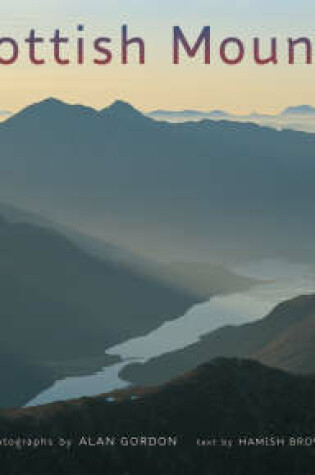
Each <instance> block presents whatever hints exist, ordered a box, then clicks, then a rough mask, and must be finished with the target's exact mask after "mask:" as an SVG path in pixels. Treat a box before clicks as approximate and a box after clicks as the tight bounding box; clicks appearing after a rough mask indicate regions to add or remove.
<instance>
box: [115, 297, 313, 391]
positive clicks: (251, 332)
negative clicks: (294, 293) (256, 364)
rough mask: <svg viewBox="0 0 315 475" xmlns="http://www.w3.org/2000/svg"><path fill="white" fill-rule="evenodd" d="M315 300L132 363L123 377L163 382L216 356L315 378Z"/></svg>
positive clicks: (296, 301) (287, 305) (291, 304)
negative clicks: (250, 360)
mask: <svg viewBox="0 0 315 475" xmlns="http://www.w3.org/2000/svg"><path fill="white" fill-rule="evenodd" d="M314 341H315V296H302V297H298V298H295V299H293V300H290V301H287V302H284V303H282V304H280V305H278V306H277V307H276V308H275V309H274V310H273V311H272V312H271V313H270V314H269V315H268V316H267V317H265V318H263V319H261V320H259V321H257V322H254V323H248V324H245V325H239V326H232V325H231V326H226V327H223V328H220V329H218V330H215V331H214V332H212V333H209V334H208V335H205V336H204V337H202V339H201V340H200V342H198V343H195V344H193V345H191V346H188V347H186V348H184V349H182V350H178V351H175V352H172V353H167V354H165V355H162V356H160V357H157V358H153V359H151V360H150V361H148V362H147V363H144V364H139V363H137V364H132V365H129V366H127V367H125V369H124V370H123V372H122V374H121V376H122V377H123V378H124V379H127V380H129V381H132V382H133V383H136V384H141V385H143V384H149V385H152V384H160V383H162V382H165V381H169V380H170V379H172V378H174V377H176V376H178V375H179V374H181V373H183V372H185V371H189V370H192V369H193V368H195V367H196V366H198V365H200V364H202V363H205V362H206V361H208V360H209V359H211V358H216V357H219V356H225V357H236V356H237V357H246V358H253V359H257V360H259V361H260V362H262V363H265V364H268V365H270V366H273V367H277V368H280V369H283V370H287V371H291V372H293V373H298V374H315V349H314Z"/></svg>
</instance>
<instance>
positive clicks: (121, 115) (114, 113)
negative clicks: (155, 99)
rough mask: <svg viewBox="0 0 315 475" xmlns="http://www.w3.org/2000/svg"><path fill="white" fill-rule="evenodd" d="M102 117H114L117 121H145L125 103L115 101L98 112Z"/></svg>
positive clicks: (138, 112) (141, 115) (135, 110)
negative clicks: (139, 119)
mask: <svg viewBox="0 0 315 475" xmlns="http://www.w3.org/2000/svg"><path fill="white" fill-rule="evenodd" d="M100 114H101V115H103V116H108V117H114V118H117V119H136V118H143V119H147V118H146V117H145V116H144V115H143V114H142V113H141V112H140V111H138V110H137V109H135V108H134V107H133V106H132V105H131V104H129V103H128V102H125V101H115V102H113V104H111V105H110V106H109V107H105V108H104V109H103V110H101V112H100Z"/></svg>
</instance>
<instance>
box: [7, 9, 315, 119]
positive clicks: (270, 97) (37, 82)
mask: <svg viewBox="0 0 315 475" xmlns="http://www.w3.org/2000/svg"><path fill="white" fill-rule="evenodd" d="M1 3H2V4H1V6H0V28H1V35H0V36H1V37H4V36H11V37H14V38H17V39H18V40H19V41H20V58H21V59H20V61H19V62H18V64H16V65H14V66H3V65H2V66H0V69H1V86H0V109H9V110H13V111H14V110H17V109H19V108H21V107H23V106H24V105H26V104H28V103H30V102H34V101H37V100H40V99H42V98H45V97H47V96H56V97H59V98H61V99H64V100H67V101H69V102H81V103H85V104H89V105H92V106H94V107H97V108H100V107H104V106H105V105H107V104H109V103H110V102H111V101H113V100H115V99H117V98H119V99H125V100H127V101H130V102H132V103H133V104H134V105H135V106H137V107H139V108H140V109H144V110H150V109H155V108H168V109H178V108H199V109H204V110H208V109H214V108H220V109H221V108H222V109H227V110H230V111H233V112H241V113H246V112H251V111H253V110H258V111H261V112H277V111H278V110H279V109H282V108H284V107H286V106H288V105H293V104H304V103H307V104H313V105H314V104H315V98H314V90H315V88H314V84H315V64H314V65H309V66H306V65H304V64H301V65H295V66H289V65H287V64H286V62H287V54H286V40H287V37H288V36H292V37H300V36H308V37H310V39H311V40H312V41H314V46H315V29H314V17H315V15H314V14H315V4H314V1H313V0H312V1H311V0H300V1H299V2H298V1H296V0H295V1H293V0H264V1H263V2H262V1H261V2H259V1H258V0H225V1H224V0H194V1H192V0H189V1H187V0H167V1H166V0H88V1H87V0H62V1H61V0H10V2H1ZM79 23H81V24H84V25H85V34H84V36H85V41H86V60H87V62H89V63H90V62H91V59H92V58H93V56H92V49H91V45H92V44H93V40H94V38H96V37H98V36H109V37H111V38H112V40H113V41H112V49H113V56H114V62H113V63H112V64H110V65H107V66H96V65H93V64H89V65H85V66H78V65H72V66H58V65H55V64H53V63H52V61H50V62H49V64H46V65H43V66H33V65H30V64H29V63H28V62H27V61H26V52H27V50H26V45H25V44H24V43H23V39H24V38H25V37H26V36H27V35H28V32H29V30H30V29H31V28H36V31H37V32H38V33H39V34H41V35H43V36H45V38H49V37H51V36H52V33H53V31H54V29H55V28H58V27H59V28H60V29H61V31H62V33H64V34H65V35H67V36H70V37H71V39H72V42H73V44H74V45H75V44H76V37H77V33H76V26H77V25H78V24H79ZM123 23H127V24H128V25H129V31H130V34H131V35H139V36H142V37H143V38H144V40H145V42H146V58H147V60H146V65H145V66H139V65H137V64H133V65H128V66H123V65H121V64H120V61H119V60H120V48H119V45H120V28H121V25H122V24H123ZM174 25H180V26H181V27H182V29H183V31H184V32H185V33H187V37H188V38H189V39H190V40H191V41H192V40H193V39H196V38H197V36H198V33H199V32H200V31H201V29H202V27H203V26H204V25H210V26H211V28H212V55H213V56H212V58H213V61H212V64H211V65H210V66H209V65H203V64H202V62H201V56H200V57H199V58H198V59H196V60H187V61H184V62H183V64H182V65H180V66H174V65H172V27H173V26H174ZM227 36H237V37H239V38H241V39H242V40H243V41H244V44H245V47H246V52H247V59H246V61H245V62H243V63H242V64H241V65H238V66H227V65H222V64H220V62H219V60H218V45H219V44H220V41H222V40H223V39H224V38H225V37H227ZM254 36H259V37H261V38H262V41H263V44H264V52H265V53H267V52H268V50H269V49H270V46H269V45H270V37H272V36H276V37H277V38H278V41H279V64H278V65H277V66H275V65H268V66H257V65H254V64H253V60H252V54H251V52H252V41H251V39H252V37H254ZM0 51H4V50H3V49H2V50H1V48H0ZM39 51H45V56H46V57H51V55H52V45H49V47H46V48H45V47H43V49H42V50H39ZM71 54H72V55H74V50H71ZM299 61H301V62H302V58H301V57H300V58H299Z"/></svg>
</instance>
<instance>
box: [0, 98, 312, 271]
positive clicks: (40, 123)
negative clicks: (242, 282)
mask: <svg viewBox="0 0 315 475" xmlns="http://www.w3.org/2000/svg"><path fill="white" fill-rule="evenodd" d="M0 143H1V158H0V199H2V200H4V201H7V202H9V203H12V204H15V205H17V206H20V207H24V208H28V209H32V210H35V211H38V212H40V214H43V215H45V217H47V218H49V219H52V220H54V221H58V222H60V223H62V224H64V225H67V226H68V227H72V228H75V229H76V230H79V231H80V232H81V233H85V234H90V235H94V236H95V237H98V238H102V239H106V240H107V241H109V242H110V243H114V245H115V246H118V247H122V248H125V249H130V250H132V251H133V252H136V253H138V254H140V255H142V256H144V257H150V258H155V259H160V260H164V261H165V260H175V261H181V262H182V261H188V262H189V261H195V262H197V261H199V262H200V261H203V260H204V256H205V255H207V256H209V258H208V260H210V261H211V260H212V261H214V262H221V263H230V262H232V261H233V262H235V261H237V262H239V261H240V260H241V261H243V260H244V259H249V258H257V259H258V258H261V257H266V256H268V257H274V256H277V257H284V258H288V257H290V258H291V259H299V260H307V261H308V260H309V259H310V258H311V256H312V255H314V252H313V251H314V234H315V232H314V231H315V228H314V220H313V219H312V217H313V202H314V187H313V179H312V177H313V175H314V172H315V161H314V160H313V157H314V152H315V140H314V135H312V134H306V133H301V132H294V131H289V130H285V131H277V130H274V129H271V128H267V127H260V126H257V125H254V124H248V123H246V124H245V123H236V122H230V121H213V120H212V121H211V120H210V121H209V120H203V121H201V122H198V123H183V124H170V123H166V122H158V121H155V120H152V119H150V118H148V117H145V116H144V115H143V114H141V113H140V112H139V111H137V110H135V109H134V108H133V107H132V106H131V105H129V104H126V103H123V102H116V103H114V104H113V105H112V106H110V107H109V108H106V109H104V110H101V111H96V110H94V109H91V108H88V107H83V106H79V105H68V104H65V103H62V102H61V101H58V100H55V99H48V100H45V101H43V102H41V103H39V104H35V105H32V106H29V107H27V108H26V109H25V110H23V111H21V112H20V113H18V114H16V115H14V116H13V117H11V118H10V119H8V120H7V121H5V122H4V123H2V124H0Z"/></svg>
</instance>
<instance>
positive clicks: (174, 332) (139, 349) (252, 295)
mask: <svg viewBox="0 0 315 475" xmlns="http://www.w3.org/2000/svg"><path fill="white" fill-rule="evenodd" d="M236 270H237V271H238V272H239V273H240V274H243V275H249V276H252V277H256V278H259V279H265V280H266V282H265V283H263V284H259V285H256V286H255V287H252V288H251V289H249V290H247V291H245V292H239V293H234V294H230V295H221V296H216V297H213V298H211V300H209V301H207V302H204V303H202V304H199V305H195V306H193V307H192V308H191V309H190V310H188V312H187V313H186V314H185V315H183V316H181V317H179V318H177V319H175V320H173V321H171V322H166V323H164V324H163V325H162V326H161V327H159V328H158V329H156V330H154V331H152V332H151V333H149V334H148V335H146V336H144V337H141V338H134V339H132V340H128V341H126V342H125V343H122V344H119V345H116V346H114V347H112V348H110V349H109V350H107V352H106V353H107V354H110V355H119V356H121V357H122V359H123V362H120V363H116V364H114V365H111V366H108V367H105V368H103V370H102V371H100V372H98V373H96V374H92V375H90V376H83V377H72V378H66V379H63V380H60V381H56V382H55V383H54V384H53V385H52V386H51V387H50V388H48V389H47V390H45V391H43V392H42V393H40V394H39V395H38V396H37V397H35V398H34V399H33V400H31V401H30V402H29V403H28V404H27V405H28V406H33V405H39V404H46V403H49V402H53V401H57V400H65V399H72V398H77V397H81V396H93V395H97V394H100V393H105V392H108V391H112V390H114V389H122V388H124V387H126V386H128V383H127V382H126V381H123V380H121V379H120V378H119V373H120V371H121V370H122V368H123V367H125V366H127V365H128V364H130V363H131V362H134V361H141V362H144V361H147V360H149V359H150V358H153V357H155V356H159V355H162V354H164V353H167V352H170V351H174V350H177V349H180V348H184V347H186V346H188V345H190V344H192V343H195V342H197V341H198V340H199V339H200V337H201V336H202V335H204V334H206V333H209V332H211V331H213V330H215V329H217V328H219V327H221V326H223V325H226V324H242V323H246V322H250V321H255V320H258V319H260V318H262V317H263V316H265V315H266V314H268V313H269V312H270V311H271V310H272V309H273V308H274V307H275V306H276V305H277V304H279V303H280V302H282V301H284V300H288V299H290V298H293V297H296V296H298V295H302V294H309V293H314V292H315V269H314V268H311V267H309V266H306V265H300V264H289V263H287V262H282V261H274V260H273V261H263V262H259V263H251V264H250V265H247V266H246V267H243V268H238V269H236Z"/></svg>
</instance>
